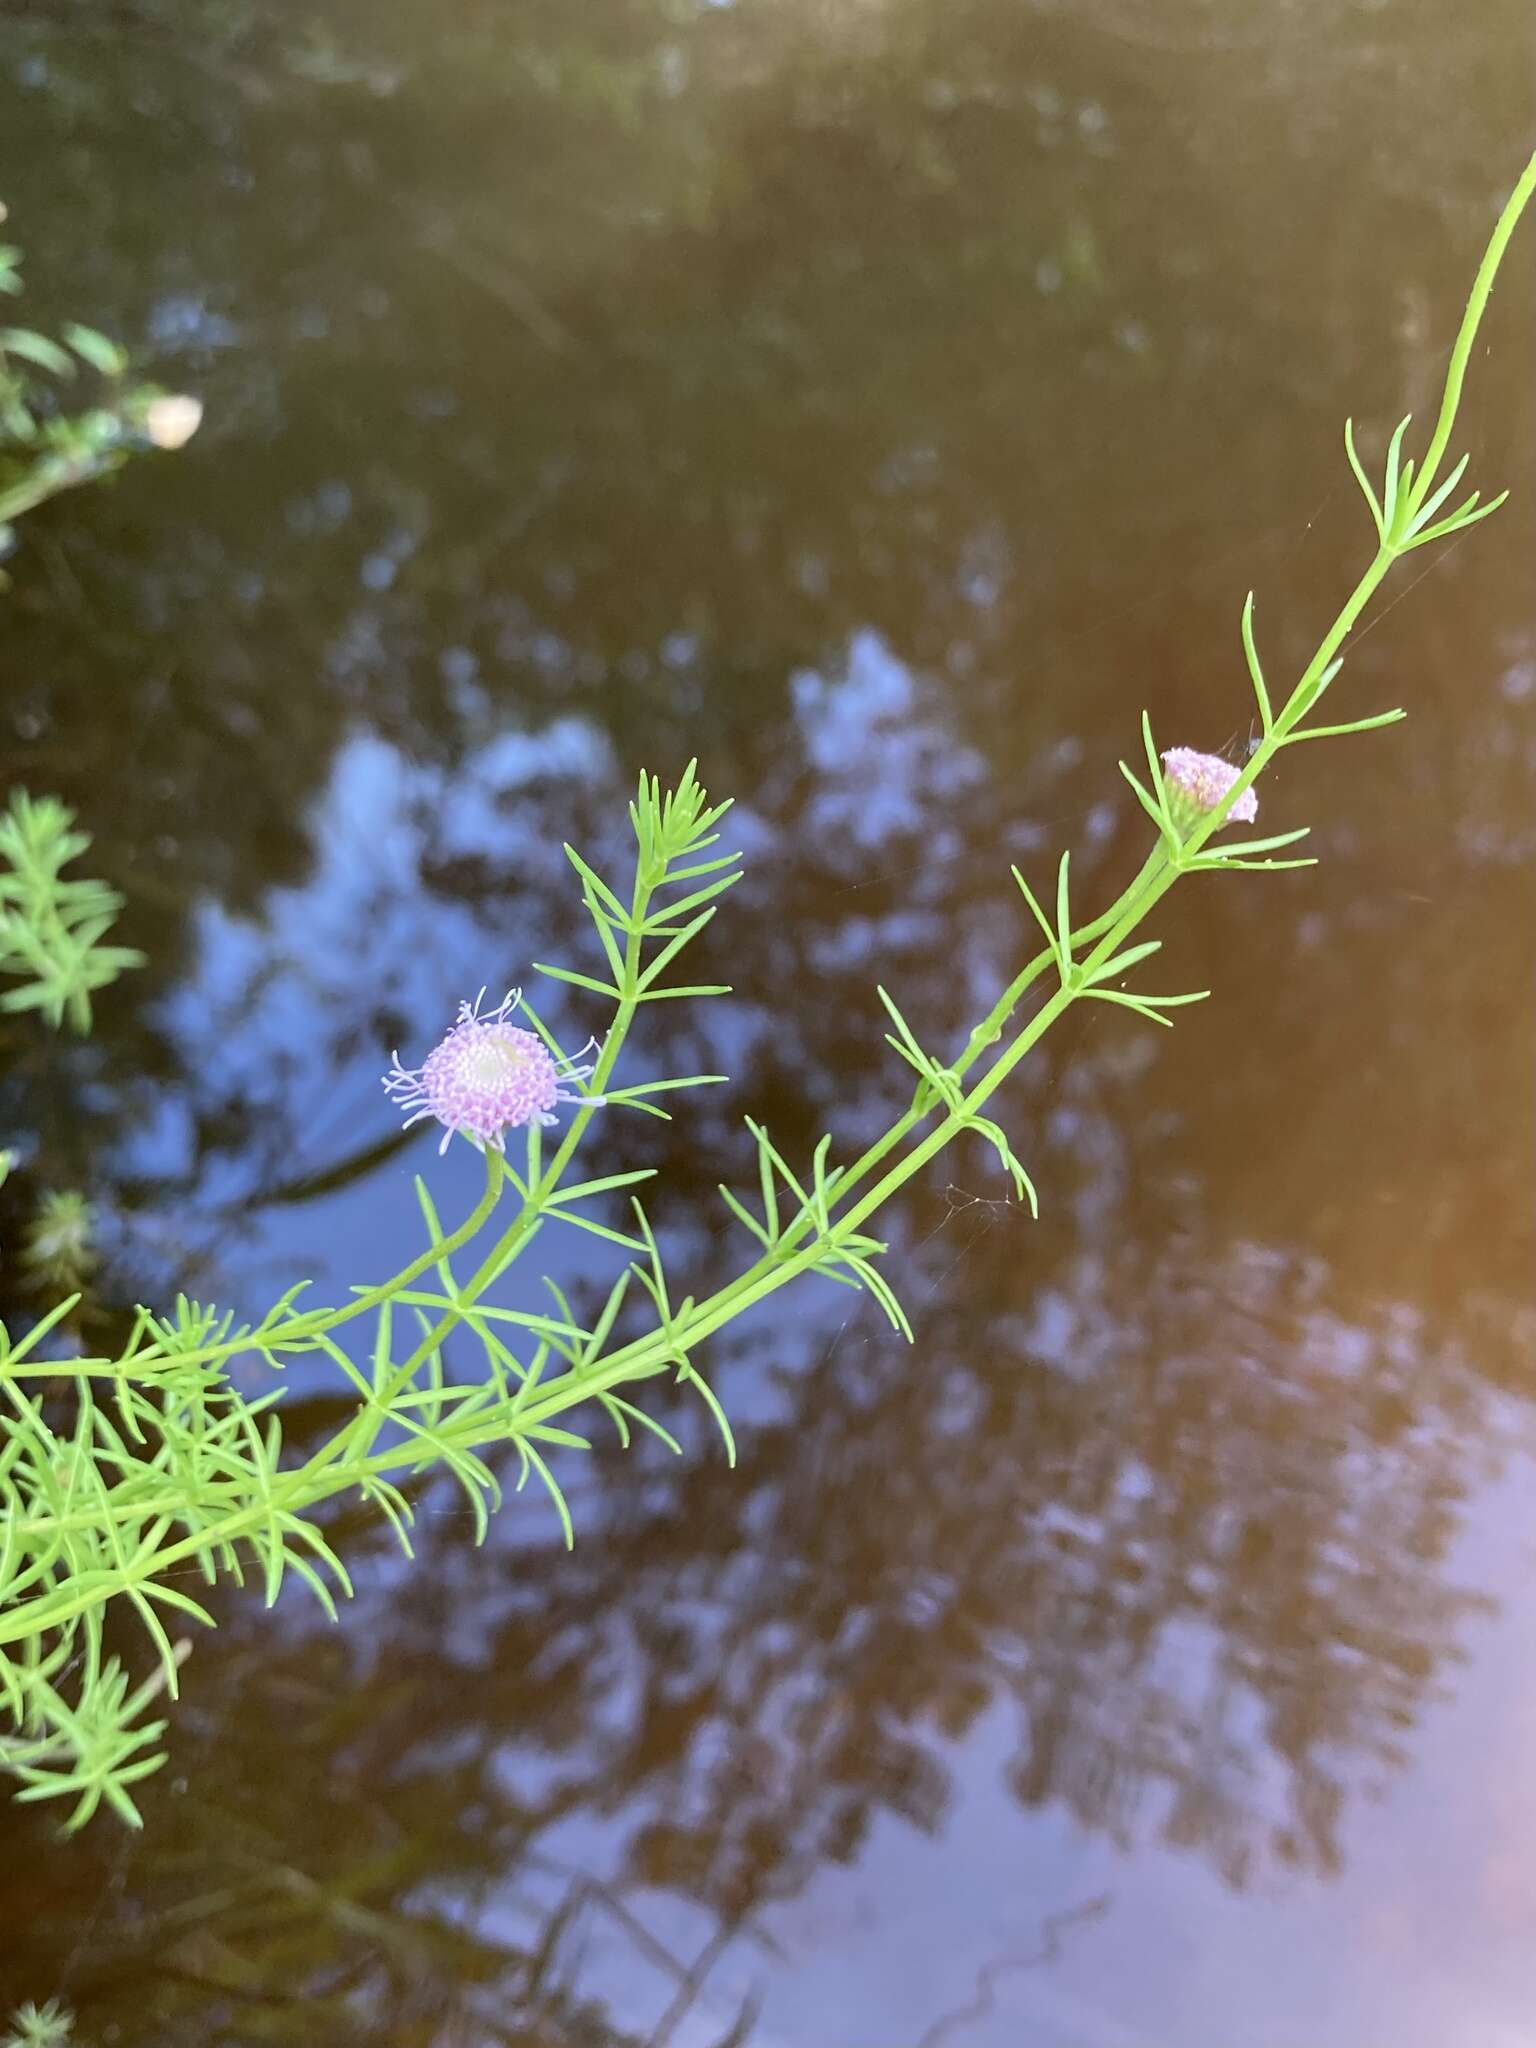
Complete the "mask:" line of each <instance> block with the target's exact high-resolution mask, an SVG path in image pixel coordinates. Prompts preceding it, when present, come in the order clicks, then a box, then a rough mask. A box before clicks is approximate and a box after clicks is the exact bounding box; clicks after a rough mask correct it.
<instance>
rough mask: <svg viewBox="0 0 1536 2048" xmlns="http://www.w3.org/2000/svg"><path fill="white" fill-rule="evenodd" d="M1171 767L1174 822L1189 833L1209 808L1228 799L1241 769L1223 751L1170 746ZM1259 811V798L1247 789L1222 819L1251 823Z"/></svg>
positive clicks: (1168, 765) (1167, 758)
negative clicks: (1224, 756) (1222, 754)
mask: <svg viewBox="0 0 1536 2048" xmlns="http://www.w3.org/2000/svg"><path fill="white" fill-rule="evenodd" d="M1163 766H1164V767H1165V768H1166V769H1167V771H1168V795H1169V798H1170V801H1171V802H1172V805H1173V818H1174V823H1175V824H1176V825H1177V826H1178V828H1179V831H1180V833H1181V834H1186V833H1188V832H1189V831H1191V830H1192V828H1193V827H1194V826H1196V825H1197V824H1199V823H1200V821H1201V819H1202V818H1204V817H1205V816H1206V814H1207V813H1208V812H1210V811H1214V810H1216V809H1218V808H1219V807H1220V806H1221V805H1222V804H1223V803H1225V802H1226V799H1227V794H1228V792H1229V791H1230V789H1231V787H1232V785H1233V783H1234V782H1236V780H1237V776H1238V771H1237V769H1235V768H1234V767H1233V766H1232V763H1231V762H1230V761H1224V760H1223V759H1222V758H1221V756H1220V754H1202V753H1199V752H1198V751H1197V750H1196V749H1195V748H1194V747H1170V748H1169V749H1168V751H1167V753H1166V754H1164V756H1163ZM1258 814H1259V800H1258V798H1257V797H1256V796H1255V795H1254V793H1253V791H1252V790H1251V789H1245V790H1244V791H1243V793H1242V795H1241V796H1240V797H1239V798H1238V800H1237V802H1236V803H1235V804H1234V805H1233V806H1232V808H1231V810H1230V811H1228V813H1227V815H1226V817H1225V819H1224V820H1223V821H1222V822H1223V823H1224V824H1228V825H1249V824H1251V823H1252V822H1253V820H1254V819H1255V818H1256V817H1257V816H1258Z"/></svg>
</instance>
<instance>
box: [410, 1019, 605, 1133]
mask: <svg viewBox="0 0 1536 2048" xmlns="http://www.w3.org/2000/svg"><path fill="white" fill-rule="evenodd" d="M484 1000H485V990H484V989H481V991H480V993H479V995H478V996H476V998H475V1000H474V1002H473V1003H460V1005H459V1018H458V1022H457V1023H456V1024H455V1025H454V1027H453V1029H452V1030H451V1031H450V1032H449V1033H448V1036H447V1037H446V1038H445V1039H444V1040H443V1041H442V1043H441V1044H440V1045H436V1046H434V1047H433V1048H432V1050H431V1052H429V1053H428V1054H427V1056H426V1059H425V1060H424V1061H423V1062H422V1064H421V1065H420V1067H418V1068H415V1069H412V1068H410V1067H402V1066H401V1064H400V1055H399V1053H396V1054H395V1056H394V1062H395V1063H394V1065H393V1066H392V1067H391V1068H390V1070H389V1072H388V1073H387V1074H386V1075H385V1076H384V1087H385V1089H386V1091H387V1092H388V1093H389V1094H390V1095H391V1096H393V1098H394V1100H395V1102H396V1103H397V1104H398V1105H399V1107H400V1108H401V1109H404V1110H409V1111H410V1112H411V1113H410V1115H409V1116H407V1117H406V1120H405V1128H406V1129H407V1130H409V1129H410V1127H411V1125H412V1124H414V1123H419V1122H420V1121H421V1119H422V1118H423V1117H427V1116H431V1117H436V1118H437V1121H438V1122H439V1123H440V1124H441V1125H442V1126H443V1142H442V1144H441V1145H439V1146H438V1148H437V1149H438V1151H439V1152H446V1151H447V1150H448V1141H449V1139H450V1138H451V1137H452V1136H453V1134H454V1132H455V1131H458V1132H460V1133H462V1135H463V1136H464V1137H466V1138H468V1139H469V1141H470V1143H471V1144H472V1145H478V1146H479V1148H480V1150H481V1151H482V1152H483V1151H484V1150H485V1148H486V1146H487V1145H489V1146H492V1147H493V1148H494V1149H495V1150H496V1151H498V1152H500V1151H502V1150H504V1149H505V1138H504V1134H505V1133H506V1132H507V1131H513V1130H516V1129H517V1128H518V1127H519V1126H520V1125H522V1124H528V1123H533V1122H535V1121H536V1122H538V1123H541V1124H552V1123H554V1121H555V1115H554V1110H555V1105H556V1103H558V1102H585V1103H595V1102H601V1101H602V1097H601V1096H600V1095H586V1094H583V1093H582V1092H581V1090H580V1089H579V1088H568V1087H566V1086H565V1083H566V1082H568V1081H585V1080H586V1079H587V1078H588V1076H589V1075H590V1074H591V1072H592V1069H591V1067H590V1066H578V1065H577V1064H576V1061H575V1060H568V1059H564V1058H557V1057H556V1056H555V1055H554V1054H553V1053H552V1052H551V1051H550V1049H549V1047H548V1046H547V1045H546V1044H545V1043H544V1041H543V1039H542V1038H537V1037H535V1036H534V1034H533V1032H531V1031H520V1030H519V1029H518V1027H517V1026H516V1025H515V1024H509V1023H508V1022H507V1013H508V1011H510V1010H514V1009H516V1007H517V1005H518V1004H519V1003H520V1002H521V1001H522V991H521V989H514V990H513V991H512V993H511V994H510V995H509V996H508V997H507V999H506V1001H505V1002H504V1003H502V1004H501V1006H500V1007H499V1008H498V1009H495V1010H492V1011H490V1012H488V1014H486V1015H485V1016H482V1015H481V1014H480V1005H481V1003H482V1002H484ZM590 1049H591V1048H590V1047H587V1046H584V1047H583V1048H582V1050H583V1052H585V1051H589V1050H590ZM580 1056H581V1055H580V1054H578V1055H577V1058H578V1059H579V1058H580Z"/></svg>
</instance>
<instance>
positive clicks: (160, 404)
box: [144, 394, 203, 448]
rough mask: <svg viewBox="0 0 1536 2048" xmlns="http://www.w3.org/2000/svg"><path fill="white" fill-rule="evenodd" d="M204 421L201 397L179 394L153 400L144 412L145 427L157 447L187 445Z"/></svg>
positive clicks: (182, 446)
mask: <svg viewBox="0 0 1536 2048" xmlns="http://www.w3.org/2000/svg"><path fill="white" fill-rule="evenodd" d="M202 422H203V405H202V400H201V399H199V398H188V397H187V396H186V395H185V394H177V395H176V396H175V397H172V398H156V399H153V400H151V402H150V404H149V406H148V408H147V409H146V411H145V414H144V431H145V433H146V434H147V435H148V436H149V438H150V440H151V441H152V442H153V443H154V445H155V446H156V447H157V448H185V447H186V445H187V443H188V442H189V441H190V440H191V438H192V436H193V435H194V434H195V433H196V432H197V430H198V428H199V427H200V426H201V425H202Z"/></svg>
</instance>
